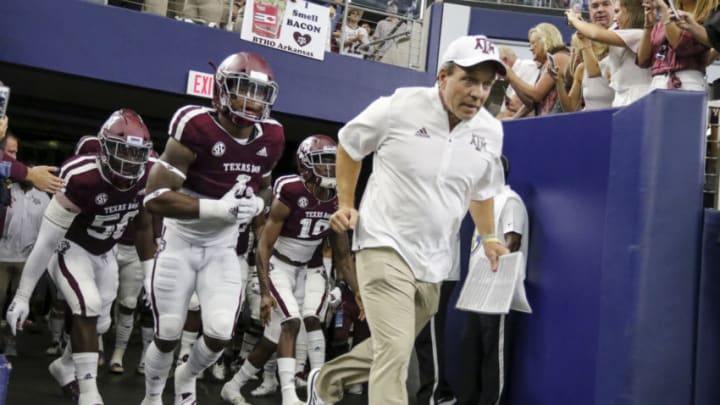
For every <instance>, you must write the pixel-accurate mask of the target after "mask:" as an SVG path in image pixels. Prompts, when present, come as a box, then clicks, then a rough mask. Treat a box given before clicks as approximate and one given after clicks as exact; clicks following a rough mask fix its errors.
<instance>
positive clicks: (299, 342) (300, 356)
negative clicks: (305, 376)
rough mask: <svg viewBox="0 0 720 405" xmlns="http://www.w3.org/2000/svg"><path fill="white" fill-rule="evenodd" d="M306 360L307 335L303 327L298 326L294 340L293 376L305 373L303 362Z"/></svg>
mask: <svg viewBox="0 0 720 405" xmlns="http://www.w3.org/2000/svg"><path fill="white" fill-rule="evenodd" d="M307 358H308V334H307V332H306V331H305V325H302V324H301V325H300V329H299V330H298V334H297V337H296V338H295V374H297V373H302V372H303V371H305V362H307Z"/></svg>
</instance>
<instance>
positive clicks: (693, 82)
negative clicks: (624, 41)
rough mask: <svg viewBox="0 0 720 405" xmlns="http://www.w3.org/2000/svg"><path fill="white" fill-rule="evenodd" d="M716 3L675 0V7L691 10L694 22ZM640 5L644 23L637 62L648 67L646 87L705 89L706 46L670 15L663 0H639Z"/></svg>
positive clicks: (702, 19)
mask: <svg viewBox="0 0 720 405" xmlns="http://www.w3.org/2000/svg"><path fill="white" fill-rule="evenodd" d="M716 6H717V1H716V0H699V1H697V2H695V1H693V0H680V1H678V7H679V8H680V9H681V10H683V11H688V12H692V14H693V18H694V19H695V21H698V22H700V23H702V22H704V21H705V19H707V17H708V16H709V15H710V12H711V11H712V10H713V8H715V7H716ZM643 8H644V10H645V23H644V25H643V36H642V39H641V41H640V45H639V47H638V51H637V64H638V66H640V67H645V68H650V74H651V75H652V81H651V82H650V88H652V89H681V90H698V91H706V88H707V84H706V82H705V66H707V64H708V62H709V57H710V48H709V47H708V46H707V45H705V44H703V43H702V42H700V41H698V40H697V39H695V37H693V35H692V34H691V33H690V32H688V31H683V30H682V29H681V28H680V27H679V26H678V25H677V23H676V20H674V19H671V18H670V14H671V11H670V9H669V7H668V6H667V4H665V2H664V1H662V0H657V1H656V0H643ZM658 13H659V14H660V18H659V19H658Z"/></svg>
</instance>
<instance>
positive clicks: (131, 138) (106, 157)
mask: <svg viewBox="0 0 720 405" xmlns="http://www.w3.org/2000/svg"><path fill="white" fill-rule="evenodd" d="M98 140H99V141H100V160H101V162H102V163H103V165H104V166H105V168H106V169H107V170H108V171H109V174H110V177H111V178H110V180H111V181H112V183H113V184H114V185H115V186H117V187H121V188H129V187H131V186H132V185H133V184H135V183H136V182H137V181H138V180H139V179H140V178H141V177H142V176H143V175H144V174H145V167H146V164H147V162H148V159H149V158H150V154H151V151H152V141H151V140H150V132H149V131H148V129H147V127H146V126H145V124H144V123H143V122H142V119H141V118H140V116H139V115H137V113H135V112H134V111H131V110H119V111H116V112H114V113H113V114H112V115H111V116H110V118H109V119H108V120H107V121H106V122H105V124H104V125H103V127H102V128H101V129H100V133H99V134H98Z"/></svg>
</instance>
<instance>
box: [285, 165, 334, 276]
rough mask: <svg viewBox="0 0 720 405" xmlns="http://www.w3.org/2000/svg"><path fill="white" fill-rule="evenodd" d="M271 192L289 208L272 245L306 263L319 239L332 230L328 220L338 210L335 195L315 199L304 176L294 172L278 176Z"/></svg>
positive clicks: (319, 241)
mask: <svg viewBox="0 0 720 405" xmlns="http://www.w3.org/2000/svg"><path fill="white" fill-rule="evenodd" d="M273 194H274V195H275V198H277V199H278V200H279V201H280V202H282V203H283V204H285V205H286V206H287V207H288V208H290V214H289V215H288V217H287V218H285V223H284V224H283V227H282V230H281V231H280V237H279V238H278V241H277V242H276V243H275V249H277V250H278V251H279V252H280V253H281V254H283V255H285V256H286V257H288V258H290V259H292V260H295V261H298V262H301V263H307V262H308V261H309V260H310V258H311V257H312V256H313V253H315V250H316V249H317V247H318V245H319V244H320V243H321V242H322V240H323V239H324V238H325V237H326V236H327V235H328V234H329V233H330V232H332V230H331V229H330V222H329V221H330V216H331V215H332V214H333V213H334V212H335V211H336V210H337V206H338V203H337V198H332V199H330V200H328V201H320V200H318V199H317V198H315V196H314V195H313V194H312V193H311V192H310V191H308V189H307V188H306V187H305V183H304V180H303V178H302V177H300V176H299V175H296V174H295V175H289V176H282V177H280V178H278V179H277V181H276V182H275V187H274V190H273ZM293 240H294V241H293Z"/></svg>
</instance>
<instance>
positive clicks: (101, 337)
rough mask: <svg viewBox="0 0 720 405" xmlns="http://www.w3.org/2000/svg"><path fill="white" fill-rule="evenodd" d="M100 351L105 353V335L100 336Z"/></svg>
mask: <svg viewBox="0 0 720 405" xmlns="http://www.w3.org/2000/svg"><path fill="white" fill-rule="evenodd" d="M98 351H99V352H104V351H105V342H103V335H98Z"/></svg>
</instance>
